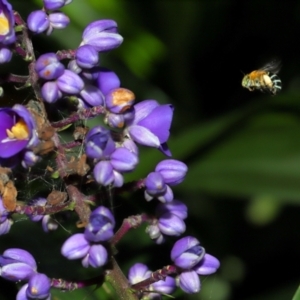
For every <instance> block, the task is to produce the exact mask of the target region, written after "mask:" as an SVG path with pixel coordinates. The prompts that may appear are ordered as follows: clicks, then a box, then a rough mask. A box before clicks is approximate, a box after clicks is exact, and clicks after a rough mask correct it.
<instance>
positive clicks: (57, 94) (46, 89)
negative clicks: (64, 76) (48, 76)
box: [41, 81, 62, 103]
mask: <svg viewBox="0 0 300 300" xmlns="http://www.w3.org/2000/svg"><path fill="white" fill-rule="evenodd" d="M41 93H42V96H43V100H44V101H46V102H48V103H54V102H56V101H57V100H58V99H60V98H61V97H62V92H61V91H60V90H59V88H58V85H57V82H56V81H47V82H45V83H44V84H43V86H42V90H41Z"/></svg>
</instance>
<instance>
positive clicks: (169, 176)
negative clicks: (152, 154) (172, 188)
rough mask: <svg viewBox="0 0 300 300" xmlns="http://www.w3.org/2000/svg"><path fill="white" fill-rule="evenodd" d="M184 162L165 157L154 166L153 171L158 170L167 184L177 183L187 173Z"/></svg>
mask: <svg viewBox="0 0 300 300" xmlns="http://www.w3.org/2000/svg"><path fill="white" fill-rule="evenodd" d="M187 170H188V167H187V165H186V164H184V163H183V162H181V161H179V160H175V159H165V160H163V161H161V162H159V163H158V164H157V166H156V168H155V172H159V173H160V174H161V175H162V176H163V178H164V182H165V183H166V184H168V185H177V184H179V183H181V182H182V181H183V180H184V178H185V175H186V173H187Z"/></svg>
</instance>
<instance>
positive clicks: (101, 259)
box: [82, 244, 108, 268]
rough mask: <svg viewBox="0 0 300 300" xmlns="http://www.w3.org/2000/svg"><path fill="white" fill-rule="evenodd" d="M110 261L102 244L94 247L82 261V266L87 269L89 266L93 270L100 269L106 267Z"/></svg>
mask: <svg viewBox="0 0 300 300" xmlns="http://www.w3.org/2000/svg"><path fill="white" fill-rule="evenodd" d="M107 261H108V253H107V251H106V249H105V247H103V246H102V245H101V244H98V245H92V246H91V247H90V250H89V253H88V254H87V255H86V256H85V257H84V258H83V259H82V265H83V266H84V267H85V268H87V267H89V266H91V267H93V268H100V267H102V266H104V265H105V264H106V263H107Z"/></svg>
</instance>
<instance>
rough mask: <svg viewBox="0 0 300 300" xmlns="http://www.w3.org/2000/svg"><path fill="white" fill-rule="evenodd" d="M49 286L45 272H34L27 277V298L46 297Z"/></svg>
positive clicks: (48, 293)
mask: <svg viewBox="0 0 300 300" xmlns="http://www.w3.org/2000/svg"><path fill="white" fill-rule="evenodd" d="M50 287H51V285H50V279H49V278H48V277H47V276H46V275H45V274H40V273H36V274H34V275H33V276H31V277H30V279H29V282H28V287H27V290H26V295H27V297H28V298H29V299H47V298H48V297H49V295H50Z"/></svg>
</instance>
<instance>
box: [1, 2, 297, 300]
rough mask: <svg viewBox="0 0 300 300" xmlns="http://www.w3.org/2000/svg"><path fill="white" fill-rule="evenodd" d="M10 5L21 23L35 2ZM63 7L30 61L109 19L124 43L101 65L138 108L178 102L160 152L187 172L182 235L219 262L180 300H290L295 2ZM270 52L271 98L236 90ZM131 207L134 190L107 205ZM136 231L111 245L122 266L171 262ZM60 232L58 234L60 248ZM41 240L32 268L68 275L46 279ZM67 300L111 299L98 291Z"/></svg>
mask: <svg viewBox="0 0 300 300" xmlns="http://www.w3.org/2000/svg"><path fill="white" fill-rule="evenodd" d="M10 2H11V3H12V5H13V6H14V5H15V9H17V10H19V11H20V12H21V14H22V15H23V16H24V17H26V16H27V15H28V13H29V12H30V11H31V10H32V8H33V7H36V8H38V6H35V5H36V4H37V3H39V1H35V3H34V2H33V1H26V4H25V2H24V1H10ZM29 3H30V4H29ZM64 11H65V12H66V13H67V14H68V15H69V16H70V18H71V20H72V22H71V24H70V26H69V28H68V29H67V30H64V31H61V32H59V31H55V33H54V34H53V35H52V36H51V37H50V38H46V37H45V36H42V35H41V36H37V37H35V38H34V42H35V45H36V49H37V54H38V53H44V52H50V51H56V50H58V49H68V48H70V49H74V48H76V47H78V45H79V43H80V40H81V32H82V30H83V28H84V27H85V26H86V25H87V24H88V23H89V22H90V21H93V20H97V19H104V18H111V19H114V20H116V21H117V23H118V25H119V31H120V33H121V34H122V35H123V36H124V42H123V44H122V45H121V47H120V48H119V49H117V50H115V51H113V52H110V53H108V54H104V55H102V56H101V62H102V65H103V66H106V67H108V68H111V69H113V70H114V71H115V72H116V73H117V74H118V75H119V77H120V79H121V82H122V86H123V87H126V88H128V89H131V90H132V91H133V92H134V93H135V94H136V96H137V101H140V100H144V99H156V100H157V101H159V102H160V103H172V104H174V106H175V112H174V122H173V125H172V130H171V138H170V143H169V146H170V148H171V150H172V153H173V158H175V159H179V160H183V161H185V162H186V163H187V164H188V166H189V173H188V176H187V178H186V180H185V182H184V183H182V184H181V185H180V186H178V187H177V188H176V189H175V196H176V198H177V199H179V200H181V201H183V202H185V203H187V205H188V207H189V212H190V215H189V218H188V219H187V221H186V223H187V234H189V235H195V236H197V237H198V238H199V240H200V241H201V243H202V244H203V246H204V247H205V248H206V251H207V252H208V253H211V254H212V255H214V256H216V257H218V258H219V259H220V261H221V268H220V270H219V271H218V272H217V273H216V274H215V275H212V276H209V277H204V278H201V281H202V290H201V292H200V294H197V295H193V296H187V295H183V294H179V293H178V294H177V295H178V297H177V298H178V299H203V300H205V299H211V300H227V299H232V300H252V299H256V300H260V299H266V300H268V299H272V300H277V299H278V300H279V299H292V296H293V294H294V293H295V291H296V289H297V287H298V285H299V271H298V270H299V253H300V242H299V225H300V221H299V220H300V218H299V215H300V209H299V203H300V185H299V183H300V120H299V115H300V76H299V74H300V43H299V38H300V1H271V0H270V1H267V0H262V1H259V0H256V1H241V0H235V1H234V0H232V1H229V0H224V1H209V0H202V1H201V0H198V1H196V0H195V1H188V0H187V1H184V0H181V1H180V0H172V1H171V0H169V1H166V0H157V1H129V0H127V1H120V0H103V1H98V0H97V1H96V0H95V1H87V0H85V1H82V0H74V1H73V3H72V4H71V5H69V6H68V7H66V8H65V9H64ZM274 57H279V58H280V59H281V60H282V66H283V67H282V70H281V71H280V73H279V77H280V78H281V80H282V84H283V89H282V92H281V93H280V94H278V95H276V96H274V97H273V96H271V95H268V94H262V93H260V92H249V91H248V90H246V89H243V88H242V86H241V80H242V78H243V74H245V73H249V72H251V71H253V70H255V69H257V68H259V67H261V66H262V65H263V64H264V63H266V62H268V61H269V60H271V59H272V58H274ZM19 67H20V65H19V64H17V65H16V64H15V65H11V68H16V69H17V68H19ZM161 159H163V156H162V155H161V154H160V153H158V152H157V151H156V150H155V149H150V150H148V149H147V150H145V151H142V155H141V166H140V167H139V168H138V169H137V171H136V172H135V174H132V176H131V175H130V176H128V178H127V180H131V179H137V178H141V177H143V176H145V175H146V174H147V172H149V171H151V170H153V168H154V167H155V165H156V163H157V162H158V161H159V160H161ZM140 202H143V195H142V193H141V194H137V195H136V198H133V197H131V198H128V199H126V198H125V199H124V198H120V199H116V208H115V211H116V215H117V216H119V217H121V216H123V215H124V216H125V215H129V214H133V213H137V212H138V211H139V208H140V206H141V204H140ZM27 223H29V222H27V221H23V222H19V223H16V224H15V225H14V226H13V229H12V233H13V234H14V235H12V236H10V237H8V236H7V237H5V240H4V242H3V244H2V246H1V248H3V249H5V248H6V246H7V245H14V246H15V247H16V246H17V245H18V244H17V243H16V242H15V241H16V239H18V238H19V237H20V235H21V234H22V232H23V231H22V230H25V229H24V228H25V227H26V226H28V228H30V230H35V229H33V228H34V227H35V225H36V224H33V225H28V224H27ZM26 224H27V225H26ZM36 226H37V225H36ZM21 227H22V228H21ZM143 230H144V228H142V229H141V230H137V231H136V232H132V233H130V234H129V235H128V237H127V238H126V239H125V241H124V242H123V244H122V243H121V245H120V248H119V251H120V254H119V261H120V262H121V264H122V265H123V266H124V269H125V270H128V268H129V267H130V265H131V264H133V263H135V262H144V263H147V264H148V265H149V266H150V268H151V269H152V270H155V269H158V268H160V267H162V266H163V265H167V264H169V263H170V260H169V254H168V253H169V252H168V251H169V249H170V247H171V244H172V242H170V243H168V244H166V245H165V246H160V247H157V246H154V245H153V244H152V243H151V242H149V240H148V238H147V237H146V236H145V235H144V232H143ZM37 234H38V233H37ZM39 234H40V236H41V237H43V235H42V233H41V232H40V233H39ZM37 236H38V235H37ZM67 236H68V234H67V233H65V234H64V236H63V237H57V240H56V243H57V245H56V246H54V248H57V249H56V251H57V253H58V251H59V247H60V244H59V243H60V242H61V241H63V240H64V239H65V238H66V237H67ZM51 239H52V237H50V236H49V244H51V243H53V241H52V242H51ZM60 239H61V241H60ZM137 239H138V241H139V243H138V245H137V243H136V240H137ZM24 243H25V244H26V241H25V242H24ZM43 243H44V242H43ZM35 245H36V247H35ZM38 245H39V242H38V241H36V239H33V240H32V241H31V247H33V248H35V255H36V256H37V257H40V260H41V263H40V264H41V265H40V268H41V269H44V270H43V271H45V272H48V273H47V275H49V276H50V274H51V271H52V274H51V275H52V276H55V277H59V276H61V277H63V275H64V276H68V274H69V273H68V268H67V267H66V268H64V272H63V275H61V274H59V275H58V274H57V273H55V272H57V270H55V265H59V263H58V261H57V259H56V256H55V255H53V257H52V256H51V255H50V256H51V257H52V258H51V259H50V260H51V263H49V262H46V263H45V261H44V260H45V256H46V255H49V254H46V253H44V254H43V255H42V254H41V251H40V250H38V249H41V247H42V245H40V246H38ZM33 251H34V250H33ZM43 251H45V250H43ZM48 257H49V256H48ZM63 263H64V264H65V261H63ZM71 265H72V266H73V268H76V267H77V268H78V266H79V265H80V264H79V262H76V263H75V264H70V270H71ZM49 272H50V274H49ZM72 272H73V271H72ZM77 272H82V271H78V270H77ZM81 275H82V273H81ZM83 276H87V274H84V275H83ZM0 284H1V285H2V283H0ZM3 285H5V286H7V283H6V282H5V283H3ZM55 295H56V296H55V297H57V298H56V299H69V298H68V297H70V295H69V296H68V294H62V293H56V294H55ZM72 297H73V298H74V300H75V299H83V298H84V299H100V298H101V299H110V298H105V297H104V296H103V294H102V292H101V289H100V290H96V291H94V290H84V291H83V292H82V291H80V292H77V294H76V293H73V296H72ZM180 297H181V298H180ZM1 299H2V298H1ZM7 299H9V298H7Z"/></svg>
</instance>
